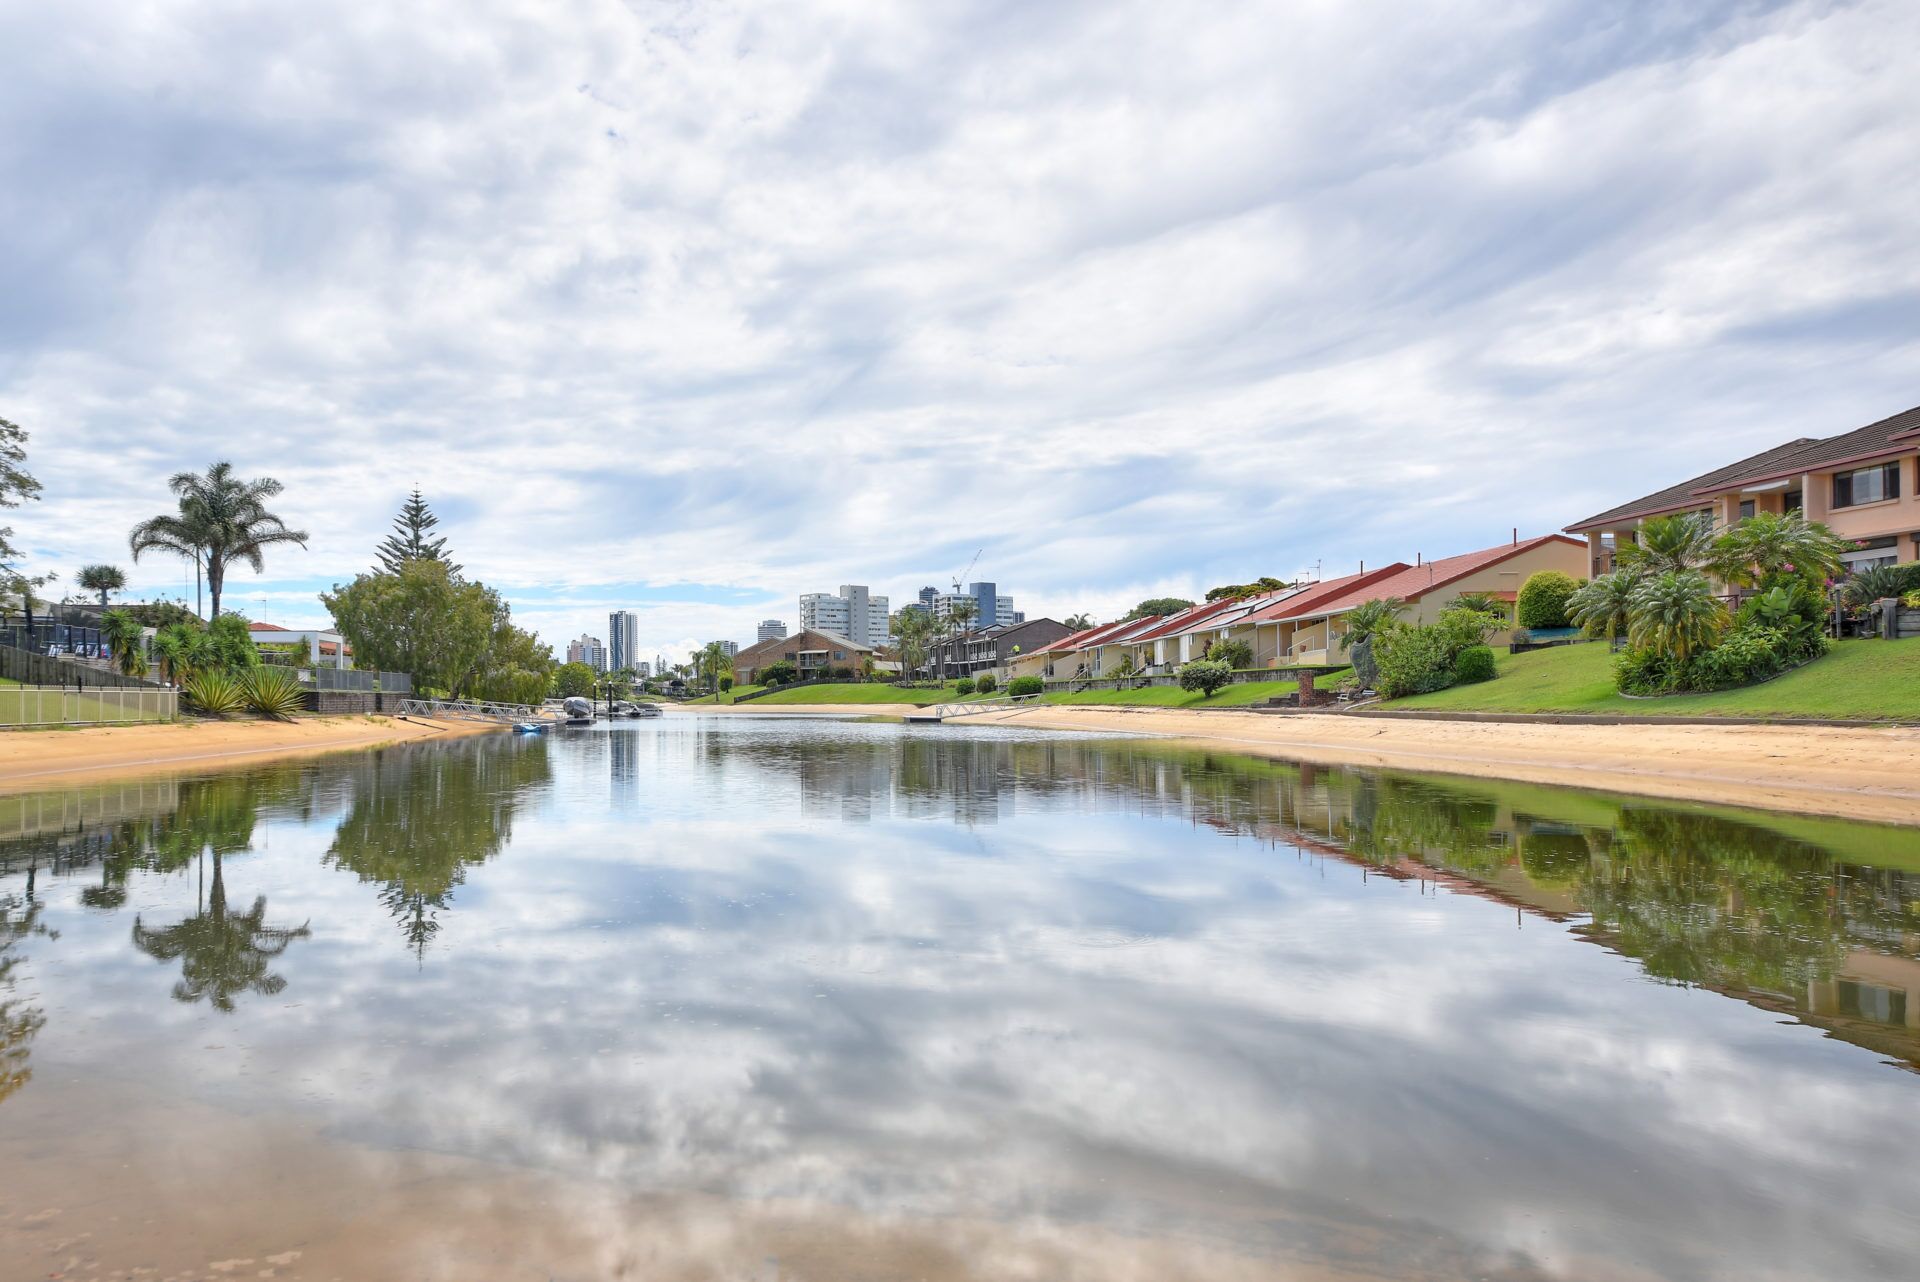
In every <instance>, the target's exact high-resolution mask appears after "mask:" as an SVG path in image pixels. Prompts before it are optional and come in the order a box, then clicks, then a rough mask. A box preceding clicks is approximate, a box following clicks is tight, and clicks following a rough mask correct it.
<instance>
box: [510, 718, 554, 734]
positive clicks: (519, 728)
mask: <svg viewBox="0 0 1920 1282" xmlns="http://www.w3.org/2000/svg"><path fill="white" fill-rule="evenodd" d="M545 731H546V726H544V725H542V724H541V723H540V722H538V721H519V722H515V723H514V727H513V732H514V733H515V734H543V733H545Z"/></svg>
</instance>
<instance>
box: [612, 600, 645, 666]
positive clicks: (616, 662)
mask: <svg viewBox="0 0 1920 1282" xmlns="http://www.w3.org/2000/svg"><path fill="white" fill-rule="evenodd" d="M639 662H640V616H639V615H637V614H635V613H634V612H633V611H632V610H615V611H614V612H613V613H612V614H609V615H608V616H607V667H608V668H609V669H610V670H612V671H614V672H618V671H619V670H620V669H622V668H631V667H633V666H634V665H635V664H637V663H639Z"/></svg>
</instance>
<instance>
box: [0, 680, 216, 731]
mask: <svg viewBox="0 0 1920 1282" xmlns="http://www.w3.org/2000/svg"><path fill="white" fill-rule="evenodd" d="M179 711H180V696H179V694H178V693H177V692H175V691H173V690H108V689H88V690H61V689H57V688H55V687H52V686H14V687H11V688H0V726H62V725H66V726H71V725H100V724H113V723H117V722H125V721H171V720H173V718H174V717H175V716H176V715H178V714H179Z"/></svg>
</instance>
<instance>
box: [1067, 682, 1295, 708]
mask: <svg viewBox="0 0 1920 1282" xmlns="http://www.w3.org/2000/svg"><path fill="white" fill-rule="evenodd" d="M1298 688H1299V682H1297V681H1244V682H1241V683H1239V684H1237V685H1230V686H1223V687H1222V688H1220V689H1219V690H1216V691H1214V693H1213V697H1211V698H1201V697H1200V695H1199V694H1198V693H1197V692H1195V691H1191V690H1182V689H1181V688H1180V687H1179V686H1148V687H1147V688H1146V689H1144V690H1078V691H1074V692H1072V693H1068V692H1065V691H1062V692H1059V693H1056V694H1043V695H1041V696H1040V702H1042V703H1070V704H1095V705H1102V706H1105V707H1110V708H1141V707H1144V708H1244V707H1246V706H1248V705H1249V704H1255V703H1265V702H1266V701H1267V700H1269V699H1273V698H1277V697H1279V696H1280V695H1285V694H1292V693H1293V692H1294V691H1295V690H1296V689H1298Z"/></svg>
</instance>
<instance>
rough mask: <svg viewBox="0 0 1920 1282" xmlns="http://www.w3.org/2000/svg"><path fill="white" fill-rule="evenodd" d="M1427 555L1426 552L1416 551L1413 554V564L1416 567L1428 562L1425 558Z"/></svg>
mask: <svg viewBox="0 0 1920 1282" xmlns="http://www.w3.org/2000/svg"><path fill="white" fill-rule="evenodd" d="M1426 555H1427V554H1426V553H1425V552H1415V553H1414V554H1413V564H1414V567H1415V568H1416V569H1417V568H1419V567H1420V566H1422V565H1425V564H1426V561H1425V559H1424V558H1425V557H1426Z"/></svg>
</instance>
